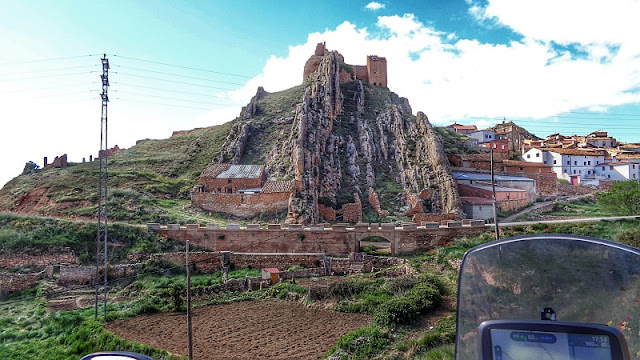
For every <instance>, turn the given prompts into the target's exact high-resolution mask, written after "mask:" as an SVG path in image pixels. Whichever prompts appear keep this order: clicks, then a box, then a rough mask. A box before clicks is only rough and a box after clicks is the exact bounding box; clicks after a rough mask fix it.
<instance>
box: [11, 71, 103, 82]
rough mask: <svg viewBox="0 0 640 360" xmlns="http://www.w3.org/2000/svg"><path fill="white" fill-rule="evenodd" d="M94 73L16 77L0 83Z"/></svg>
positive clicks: (81, 73) (82, 73)
mask: <svg viewBox="0 0 640 360" xmlns="http://www.w3.org/2000/svg"><path fill="white" fill-rule="evenodd" d="M94 72H95V71H81V72H73V73H64V74H50V75H39V76H30V77H18V78H12V79H0V82H11V81H19V80H30V79H43V78H52V77H58V76H77V75H85V74H91V73H94Z"/></svg>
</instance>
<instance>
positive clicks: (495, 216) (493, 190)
mask: <svg viewBox="0 0 640 360" xmlns="http://www.w3.org/2000/svg"><path fill="white" fill-rule="evenodd" d="M491 200H492V202H493V222H494V223H495V226H496V240H499V239H500V228H499V227H498V208H497V207H496V181H495V176H494V173H493V144H491Z"/></svg>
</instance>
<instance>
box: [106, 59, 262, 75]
mask: <svg viewBox="0 0 640 360" xmlns="http://www.w3.org/2000/svg"><path fill="white" fill-rule="evenodd" d="M113 56H114V57H120V58H122V59H129V60H135V61H141V62H146V63H151V64H158V65H164V66H172V67H176V68H181V69H188V70H194V71H203V72H209V73H213V74H220V75H228V76H236V77H241V78H245V79H251V78H252V77H251V76H246V75H239V74H233V73H228V72H222V71H215V70H210V69H202V68H195V67H190V66H183V65H176V64H170V63H165V62H160V61H153V60H145V59H140V58H134V57H129V56H123V55H117V54H116V55H113Z"/></svg>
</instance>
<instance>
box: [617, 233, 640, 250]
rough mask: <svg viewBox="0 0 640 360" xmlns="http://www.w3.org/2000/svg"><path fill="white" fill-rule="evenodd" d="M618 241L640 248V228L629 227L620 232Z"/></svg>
mask: <svg viewBox="0 0 640 360" xmlns="http://www.w3.org/2000/svg"><path fill="white" fill-rule="evenodd" d="M618 241H619V242H621V243H623V244H625V245H629V246H633V247H634V248H636V249H640V229H637V228H636V229H629V230H626V231H625V232H623V233H622V234H620V236H619V237H618Z"/></svg>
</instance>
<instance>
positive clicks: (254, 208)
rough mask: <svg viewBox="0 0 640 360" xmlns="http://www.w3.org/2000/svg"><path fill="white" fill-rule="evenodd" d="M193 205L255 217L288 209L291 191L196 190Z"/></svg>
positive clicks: (192, 195)
mask: <svg viewBox="0 0 640 360" xmlns="http://www.w3.org/2000/svg"><path fill="white" fill-rule="evenodd" d="M191 203H192V205H193V206H195V207H198V208H201V209H204V210H208V211H213V212H221V213H225V214H232V215H235V216H240V217H253V216H257V215H260V214H262V213H273V212H278V211H283V210H287V208H288V206H289V193H284V192H283V193H268V194H263V193H259V194H213V193H205V192H195V193H192V194H191Z"/></svg>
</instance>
